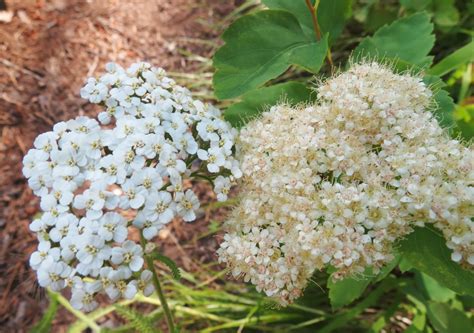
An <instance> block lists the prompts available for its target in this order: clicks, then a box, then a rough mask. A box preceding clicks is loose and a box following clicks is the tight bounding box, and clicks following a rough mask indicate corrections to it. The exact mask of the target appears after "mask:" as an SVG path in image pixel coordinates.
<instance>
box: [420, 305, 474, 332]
mask: <svg viewBox="0 0 474 333" xmlns="http://www.w3.org/2000/svg"><path fill="white" fill-rule="evenodd" d="M427 309H428V311H427V313H428V318H429V320H430V322H431V324H432V325H433V327H434V328H435V329H436V330H437V331H438V332H439V333H454V332H455V333H472V332H473V327H472V323H471V321H470V319H469V318H468V317H467V316H466V314H465V313H464V312H462V311H460V310H457V309H453V308H451V307H450V306H449V305H448V304H447V303H438V302H428V306H427Z"/></svg>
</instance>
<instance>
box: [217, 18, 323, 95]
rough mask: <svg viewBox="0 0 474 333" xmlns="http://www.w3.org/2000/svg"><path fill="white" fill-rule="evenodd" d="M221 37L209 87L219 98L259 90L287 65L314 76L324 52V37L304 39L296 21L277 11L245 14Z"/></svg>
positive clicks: (284, 69) (306, 37)
mask: <svg viewBox="0 0 474 333" xmlns="http://www.w3.org/2000/svg"><path fill="white" fill-rule="evenodd" d="M222 38H223V40H224V41H225V45H224V46H222V47H221V48H220V49H219V50H218V51H217V52H216V54H215V56H214V66H215V68H216V73H215V74H214V79H213V84H214V89H215V93H216V96H217V97H218V98H219V99H226V98H233V97H237V96H240V95H242V94H244V93H245V92H247V91H249V90H252V89H254V88H257V87H260V86H261V85H263V84H264V83H265V82H267V81H268V80H271V79H274V78H276V77H277V76H279V75H280V74H282V73H283V72H284V71H286V70H287V69H288V67H289V66H290V65H297V66H301V67H303V68H304V69H305V70H308V71H310V72H312V73H317V72H318V71H319V69H320V68H321V66H322V64H323V61H324V59H325V57H326V53H327V36H325V37H324V38H323V39H322V40H321V41H316V40H315V39H314V38H310V37H308V36H306V35H305V34H304V33H303V31H302V29H301V27H300V25H299V23H298V21H297V19H296V18H295V17H294V16H293V15H292V14H290V13H289V12H287V11H281V10H264V11H260V12H257V13H256V14H252V15H245V16H243V17H241V18H240V19H238V20H236V21H235V22H234V23H233V24H232V25H231V26H230V27H229V28H228V29H227V31H226V32H225V33H224V34H223V36H222Z"/></svg>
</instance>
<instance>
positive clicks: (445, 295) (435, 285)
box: [415, 272, 456, 302]
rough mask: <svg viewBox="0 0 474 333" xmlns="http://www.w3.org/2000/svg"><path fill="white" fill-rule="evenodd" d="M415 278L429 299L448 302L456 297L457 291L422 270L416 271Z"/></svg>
mask: <svg viewBox="0 0 474 333" xmlns="http://www.w3.org/2000/svg"><path fill="white" fill-rule="evenodd" d="M416 273H417V274H416V275H415V279H416V282H417V284H418V285H419V286H420V287H421V289H422V290H423V292H424V293H425V294H426V296H427V298H428V299H431V300H433V301H436V302H447V301H449V300H451V299H454V298H455V297H456V293H455V292H454V291H452V290H450V289H448V288H446V287H444V286H442V285H441V284H439V282H438V281H436V280H435V279H433V278H432V277H430V276H429V275H426V274H424V273H421V272H416Z"/></svg>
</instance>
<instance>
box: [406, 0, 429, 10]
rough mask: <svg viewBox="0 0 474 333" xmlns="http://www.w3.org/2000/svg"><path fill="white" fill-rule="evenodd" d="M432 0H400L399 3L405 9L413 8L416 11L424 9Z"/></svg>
mask: <svg viewBox="0 0 474 333" xmlns="http://www.w3.org/2000/svg"><path fill="white" fill-rule="evenodd" d="M432 2H433V0H400V5H402V6H403V7H405V8H406V9H413V10H416V11H419V10H423V9H426V7H428V6H429V5H431V3H432Z"/></svg>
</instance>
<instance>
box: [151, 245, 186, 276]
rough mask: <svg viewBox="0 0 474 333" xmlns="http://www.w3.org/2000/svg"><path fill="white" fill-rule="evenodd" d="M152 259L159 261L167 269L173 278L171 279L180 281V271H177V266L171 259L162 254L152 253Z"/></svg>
mask: <svg viewBox="0 0 474 333" xmlns="http://www.w3.org/2000/svg"><path fill="white" fill-rule="evenodd" d="M153 259H155V260H159V261H161V262H162V263H163V264H165V265H166V266H168V267H169V269H170V270H171V275H172V276H173V279H175V280H179V279H181V271H180V270H179V267H178V265H177V264H176V263H175V262H174V260H173V259H171V258H170V257H167V256H165V255H163V254H160V253H158V252H155V253H153Z"/></svg>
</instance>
